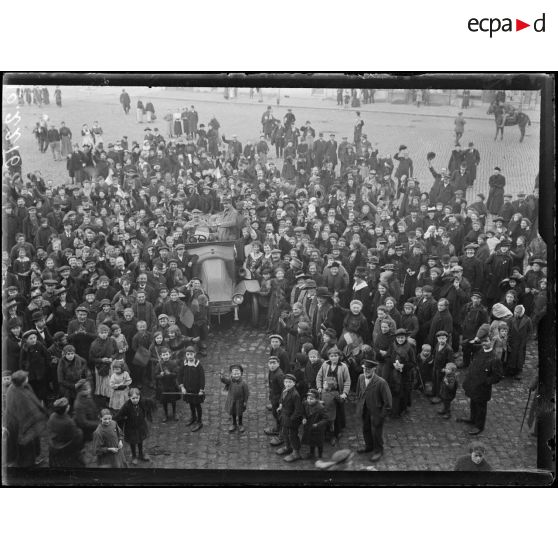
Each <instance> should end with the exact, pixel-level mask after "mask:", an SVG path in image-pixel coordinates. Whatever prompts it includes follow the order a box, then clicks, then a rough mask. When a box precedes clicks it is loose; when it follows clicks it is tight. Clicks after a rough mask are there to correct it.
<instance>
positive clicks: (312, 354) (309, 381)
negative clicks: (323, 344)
mask: <svg viewBox="0 0 558 558" xmlns="http://www.w3.org/2000/svg"><path fill="white" fill-rule="evenodd" d="M323 363H324V361H323V360H322V359H321V358H320V354H319V353H318V351H317V350H316V349H312V350H311V351H309V352H308V362H307V363H306V366H305V367H304V380H305V382H306V387H307V389H308V390H310V389H315V388H316V376H317V375H318V371H319V370H320V368H321V367H322V364H323Z"/></svg>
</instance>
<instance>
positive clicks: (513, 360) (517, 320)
mask: <svg viewBox="0 0 558 558" xmlns="http://www.w3.org/2000/svg"><path fill="white" fill-rule="evenodd" d="M509 328H510V331H509V342H508V343H509V347H510V352H509V355H508V363H507V372H508V374H509V375H510V376H514V377H515V378H516V379H519V376H520V375H521V372H522V370H523V365H524V364H525V356H526V353H527V341H528V340H529V337H530V335H531V333H532V332H533V324H532V322H531V318H529V317H528V316H526V315H525V308H524V307H523V306H522V305H521V304H519V305H518V306H516V307H515V310H514V313H513V318H512V319H511V321H510V323H509Z"/></svg>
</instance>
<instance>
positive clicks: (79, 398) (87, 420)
mask: <svg viewBox="0 0 558 558" xmlns="http://www.w3.org/2000/svg"><path fill="white" fill-rule="evenodd" d="M75 388H76V392H77V395H76V400H75V401H74V420H75V421H76V424H77V426H78V427H79V428H81V430H82V431H83V440H84V442H89V441H91V440H92V439H93V432H95V430H96V429H97V427H98V426H99V412H98V410H97V406H96V405H95V401H93V395H92V390H91V384H90V383H89V382H88V381H87V380H80V381H79V382H78V383H77V384H76V386H75Z"/></svg>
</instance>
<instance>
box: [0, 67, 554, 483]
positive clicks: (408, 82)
mask: <svg viewBox="0 0 558 558" xmlns="http://www.w3.org/2000/svg"><path fill="white" fill-rule="evenodd" d="M3 84H4V85H16V84H17V85H40V84H44V85H88V86H133V85H135V86H144V87H149V86H169V87H172V86H174V87H188V86H190V87H191V86H213V87H218V86H225V85H226V86H233V87H234V86H236V87H250V86H257V87H276V86H278V85H280V86H281V87H310V86H318V87H329V88H337V87H344V88H345V87H347V88H350V87H358V88H362V87H367V88H376V89H389V88H398V89H407V88H441V89H460V88H473V89H512V90H513V89H520V90H540V91H541V123H540V151H539V153H540V174H539V184H540V185H541V186H540V190H539V207H540V210H539V231H540V234H541V236H542V238H543V239H544V240H545V242H546V243H547V246H548V279H549V286H548V290H549V292H548V295H549V296H548V310H547V314H546V316H545V318H544V319H543V320H542V321H541V323H540V328H539V337H538V351H539V382H540V385H539V394H540V396H541V397H542V398H543V399H545V400H547V401H551V402H552V406H553V408H554V406H555V393H556V379H555V378H556V342H555V335H556V326H555V317H556V316H555V313H556V306H555V304H556V300H555V297H556V293H555V273H556V267H555V266H556V262H555V248H554V247H555V205H556V189H555V143H554V142H555V130H554V121H555V106H554V94H555V78H554V76H553V75H552V74H550V73H548V74H547V73H545V74H542V73H533V72H514V73H497V72H495V73H474V72H458V73H452V74H448V73H446V74H444V73H440V72H431V73H429V72H393V73H378V74H374V73H372V72H359V73H343V72H331V73H327V74H325V73H313V72H311V71H308V72H300V73H266V72H247V73H245V72H230V71H229V72H214V73H191V74H179V73H148V72H147V73H141V74H139V73H127V72H109V73H94V74H93V73H89V74H87V73H65V72H55V71H53V72H40V73H33V72H31V73H8V74H4V76H3ZM538 433H539V437H538V445H537V470H535V471H522V472H520V471H517V472H505V471H503V472H490V473H462V472H459V473H458V472H435V471H395V472H381V471H375V472H373V473H371V472H368V471H332V472H328V471H326V472H319V471H315V472H314V471H259V470H200V469H195V470H189V469H141V470H138V469H136V470H132V469H126V470H123V471H122V470H118V471H114V470H102V469H81V470H51V469H33V470H18V469H5V470H4V471H3V479H2V480H3V484H4V485H8V486H50V487H52V486H62V487H67V486H91V485H95V486H126V487H132V486H135V487H138V486H145V487H154V486H158V487H167V486H168V487H171V486H172V487H176V486H251V487H255V486H257V487H261V486H307V487H324V486H346V487H347V486H366V487H369V486H548V485H550V484H552V483H553V482H554V480H555V467H556V464H555V448H556V440H555V409H554V412H553V413H551V414H550V415H548V416H545V417H543V418H541V419H539V429H538Z"/></svg>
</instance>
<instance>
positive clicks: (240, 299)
mask: <svg viewBox="0 0 558 558" xmlns="http://www.w3.org/2000/svg"><path fill="white" fill-rule="evenodd" d="M232 301H233V304H236V305H237V306H240V305H241V304H242V303H243V302H244V297H243V296H242V295H241V294H235V295H234V296H233V299H232Z"/></svg>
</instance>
